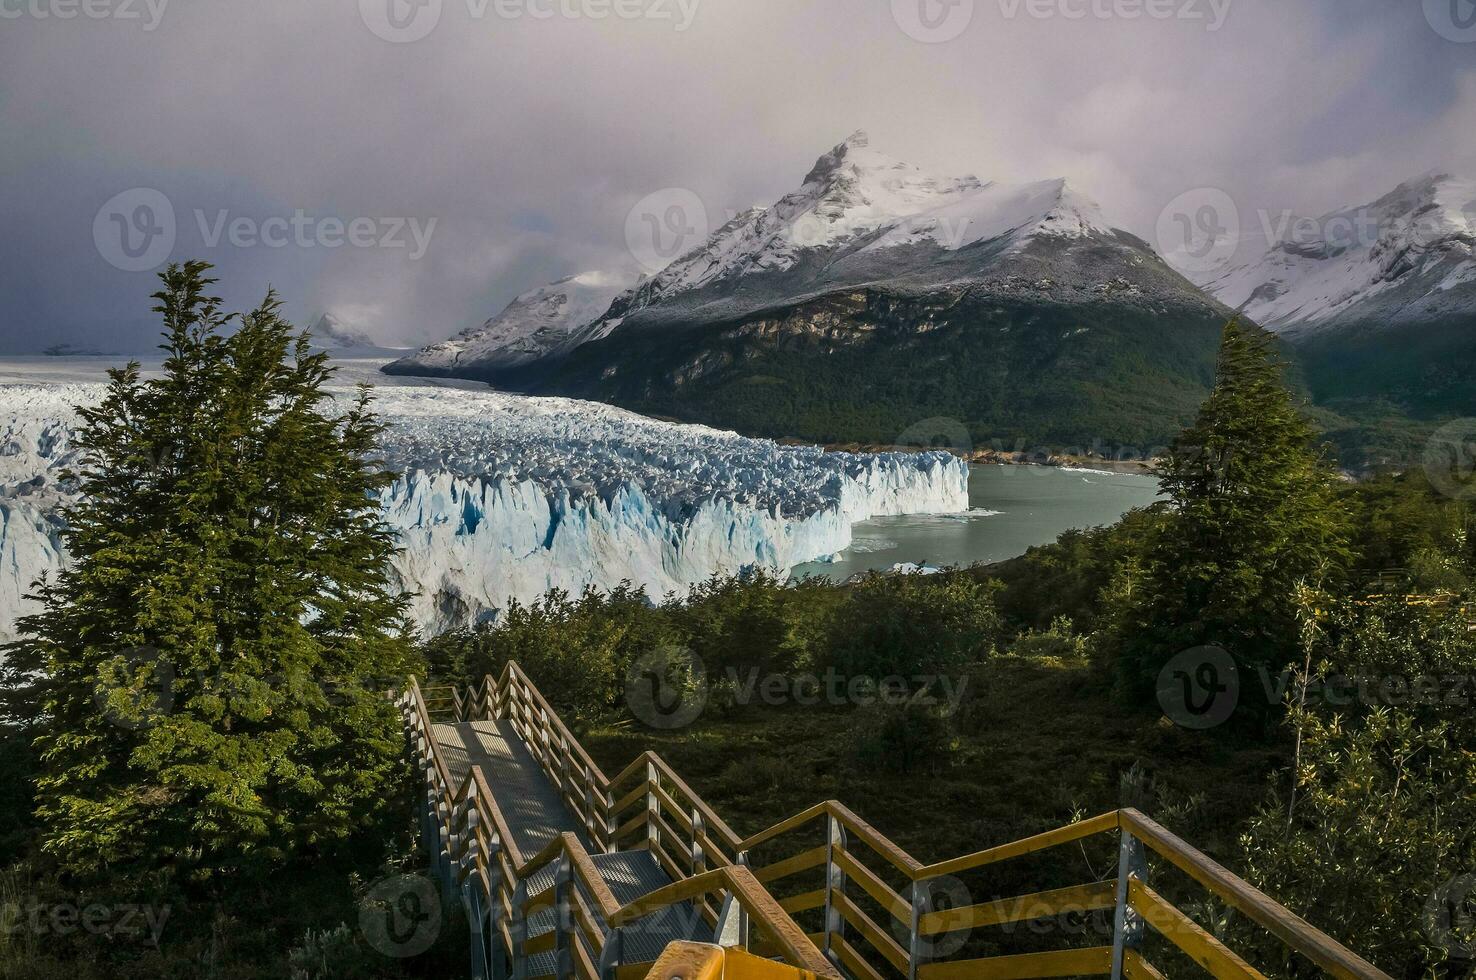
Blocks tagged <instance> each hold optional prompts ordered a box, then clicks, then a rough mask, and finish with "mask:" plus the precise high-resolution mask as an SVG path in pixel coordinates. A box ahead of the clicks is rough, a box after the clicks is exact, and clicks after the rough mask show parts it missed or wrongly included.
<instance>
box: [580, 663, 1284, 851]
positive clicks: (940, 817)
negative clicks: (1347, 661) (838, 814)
mask: <svg viewBox="0 0 1476 980" xmlns="http://www.w3.org/2000/svg"><path fill="white" fill-rule="evenodd" d="M860 721H861V716H860V714H859V713H858V712H857V710H856V709H854V708H849V707H837V708H831V707H801V706H783V707H768V706H760V705H751V706H748V707H740V708H737V709H735V710H734V711H733V712H731V713H730V714H729V715H727V716H722V715H720V713H719V712H717V711H711V710H710V711H708V712H706V713H705V714H704V715H703V716H702V717H701V718H699V720H698V721H697V722H696V723H694V724H693V725H692V726H690V727H688V728H685V729H681V730H675V731H654V730H650V729H646V728H644V727H641V726H628V725H620V726H604V727H599V728H595V729H594V730H592V731H591V732H589V733H588V734H587V735H585V736H584V739H583V741H584V744H585V747H586V748H587V749H588V750H589V751H590V753H591V755H593V757H594V758H595V760H596V762H598V763H599V764H600V766H601V767H602V768H603V769H604V770H605V771H606V773H608V774H611V775H614V774H615V773H616V772H618V771H620V770H621V769H622V768H624V767H625V766H626V765H627V764H628V763H629V762H630V761H631V760H632V759H634V758H635V757H636V756H638V755H639V754H640V753H641V752H642V751H644V750H646V749H648V748H649V749H654V750H656V751H657V752H658V753H660V754H661V756H662V757H663V758H665V759H666V760H667V762H669V763H670V764H671V765H672V766H673V767H674V768H675V769H676V771H677V772H678V773H680V774H681V775H682V776H683V778H685V779H686V780H687V781H688V782H689V783H690V784H691V786H692V787H693V789H695V790H696V791H697V792H698V793H699V794H701V795H702V796H703V798H704V799H705V800H706V801H707V802H708V803H709V804H711V805H712V806H713V807H714V809H716V811H717V812H718V813H719V814H720V815H721V816H722V817H723V818H724V819H725V820H726V821H727V822H728V823H729V825H730V826H732V827H733V829H734V830H735V831H737V832H738V833H739V834H742V835H748V834H752V833H755V832H757V831H759V830H762V829H764V828H766V827H769V826H772V825H773V824H774V823H776V822H778V821H779V820H781V819H783V818H784V817H787V816H790V815H792V814H794V813H796V812H798V811H800V810H802V809H804V808H805V807H808V806H810V805H812V804H814V803H817V802H820V801H821V800H825V799H832V798H833V799H838V800H840V801H842V802H844V803H845V804H846V805H847V806H849V807H850V808H851V809H852V810H854V811H855V812H856V813H857V814H858V815H859V816H860V817H861V818H862V819H864V820H866V821H868V822H870V823H871V824H872V825H873V826H875V827H876V828H877V829H878V830H880V831H881V832H882V833H884V834H886V835H887V836H889V837H891V838H892V839H893V840H894V841H895V842H896V843H898V844H899V845H901V846H902V847H903V848H904V849H905V850H907V851H909V852H910V853H911V854H912V855H913V856H914V857H916V858H918V859H919V860H921V861H924V862H928V861H934V860H941V859H943V858H947V857H952V856H955V855H958V854H963V853H967V852H970V851H974V850H979V849H982V848H985V847H988V846H992V845H995V844H1002V843H1006V842H1008V841H1012V840H1016V839H1019V838H1021V837H1026V836H1029V835H1031V834H1034V833H1038V832H1040V831H1042V830H1047V829H1050V828H1053V827H1058V826H1061V825H1062V824H1065V823H1068V822H1070V821H1071V820H1072V819H1073V816H1076V815H1083V814H1084V815H1088V816H1090V815H1094V814H1096V813H1101V812H1105V811H1108V810H1112V809H1115V808H1117V807H1118V806H1121V805H1124V804H1133V805H1139V806H1140V807H1141V808H1143V809H1145V810H1148V811H1150V815H1153V813H1152V812H1151V811H1154V810H1157V811H1158V812H1159V815H1161V816H1164V817H1166V818H1167V822H1168V823H1169V824H1170V828H1171V829H1173V830H1175V831H1177V832H1180V833H1182V834H1184V835H1186V836H1187V837H1188V838H1189V839H1190V840H1191V841H1192V842H1194V843H1195V844H1196V846H1199V847H1200V848H1201V849H1203V850H1205V851H1207V852H1208V853H1209V854H1210V855H1211V856H1213V857H1216V858H1217V859H1219V860H1222V861H1225V862H1227V863H1231V864H1233V859H1234V856H1235V840H1236V837H1237V835H1238V831H1239V827H1240V824H1241V823H1242V822H1243V821H1244V820H1245V818H1246V817H1248V816H1249V815H1250V814H1251V813H1252V812H1253V811H1254V809H1255V806H1256V805H1257V804H1258V803H1259V802H1260V801H1262V800H1263V799H1264V798H1265V791H1266V780H1267V778H1268V776H1269V774H1270V773H1271V772H1273V771H1274V770H1276V769H1277V768H1278V767H1280V766H1283V765H1284V764H1285V761H1286V760H1285V754H1284V750H1283V747H1282V746H1279V745H1273V746H1270V747H1268V746H1267V745H1266V744H1265V743H1264V742H1262V743H1256V742H1249V741H1247V742H1241V741H1239V740H1237V739H1235V738H1234V737H1233V736H1228V737H1227V734H1226V733H1224V732H1216V731H1210V732H1191V731H1187V730H1185V729H1181V728H1179V727H1177V726H1175V725H1173V724H1171V723H1170V722H1168V720H1167V719H1163V718H1159V717H1157V716H1155V715H1148V714H1143V713H1138V712H1131V711H1127V710H1125V709H1124V708H1123V707H1122V706H1121V705H1120V704H1119V702H1118V701H1116V700H1115V699H1114V698H1113V697H1112V694H1111V692H1110V690H1108V689H1107V688H1106V687H1105V686H1103V685H1101V684H1100V683H1098V682H1097V680H1096V678H1095V677H1094V676H1093V674H1092V671H1091V669H1090V667H1089V666H1088V664H1087V663H1086V662H1085V661H1084V660H1080V659H1058V658H1038V657H1013V656H1005V657H999V658H995V659H992V660H991V661H989V662H988V663H987V664H981V665H979V666H977V667H976V668H975V669H974V670H973V671H972V673H971V674H970V676H969V679H968V688H967V689H966V694H965V698H964V702H963V707H962V709H961V710H960V713H959V717H958V719H957V723H958V724H957V727H958V730H959V733H958V737H957V740H956V744H955V746H954V749H953V751H952V752H951V753H950V754H949V756H948V757H947V758H946V759H944V760H942V761H941V762H939V763H938V765H937V766H936V767H934V768H931V769H928V770H927V771H915V772H911V773H903V772H898V771H896V770H894V769H879V768H877V767H876V766H875V765H872V764H869V763H867V762H866V761H865V760H863V759H862V758H861V757H860V756H859V755H858V753H857V752H856V750H855V748H854V746H855V744H856V743H857V735H858V734H859V733H858V731H857V728H856V726H857V724H858V722H860ZM1135 766H1136V767H1137V772H1139V773H1142V774H1145V775H1146V777H1147V785H1146V788H1140V789H1138V790H1135V791H1133V792H1132V793H1130V794H1129V795H1130V796H1136V798H1131V799H1124V789H1123V776H1124V774H1127V773H1129V772H1130V771H1133V770H1134V767H1135Z"/></svg>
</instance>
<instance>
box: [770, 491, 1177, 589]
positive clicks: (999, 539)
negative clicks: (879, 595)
mask: <svg viewBox="0 0 1476 980" xmlns="http://www.w3.org/2000/svg"><path fill="white" fill-rule="evenodd" d="M969 470H970V475H969V508H970V509H969V512H968V513H966V514H939V515H932V516H913V517H878V518H876V519H875V520H871V521H864V522H862V523H861V524H857V525H856V527H855V528H854V529H853V534H852V541H851V547H850V548H848V549H846V550H845V551H843V552H841V555H840V558H839V559H838V560H836V561H834V562H809V563H807V564H804V565H800V566H799V567H797V568H796V569H795V570H794V575H796V576H805V575H823V576H826V577H828V578H832V579H836V580H844V579H847V578H850V577H851V576H852V575H855V574H856V573H857V572H865V571H870V570H873V569H874V570H877V571H886V570H888V569H890V568H892V567H893V566H895V565H898V564H902V563H907V562H910V563H913V564H916V565H929V566H933V567H938V568H941V567H944V566H948V565H971V564H973V563H975V562H991V561H1003V560H1004V559H1006V558H1014V557H1016V556H1018V555H1022V554H1024V553H1025V551H1026V549H1028V548H1031V547H1033V546H1035V545H1040V544H1049V543H1050V542H1052V541H1054V540H1056V538H1057V537H1059V536H1060V535H1061V532H1063V531H1068V530H1070V529H1072V528H1087V527H1097V526H1099V525H1104V524H1112V523H1115V522H1116V521H1117V519H1118V518H1119V517H1121V516H1122V515H1123V514H1125V513H1127V512H1128V511H1129V510H1132V509H1133V508H1134V507H1143V506H1146V505H1148V504H1150V503H1152V502H1153V501H1154V500H1156V499H1158V481H1157V480H1156V479H1155V478H1153V477H1150V476H1137V475H1129V474H1120V473H1102V472H1096V471H1091V470H1069V469H1061V468H1058V467H1051V466H1004V465H988V466H972V467H970V468H969Z"/></svg>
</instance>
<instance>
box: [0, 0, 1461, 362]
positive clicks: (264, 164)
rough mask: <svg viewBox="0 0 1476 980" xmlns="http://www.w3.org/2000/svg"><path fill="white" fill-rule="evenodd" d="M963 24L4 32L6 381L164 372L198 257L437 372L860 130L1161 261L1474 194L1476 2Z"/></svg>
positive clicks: (106, 25) (662, 13)
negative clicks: (155, 353) (19, 369)
mask: <svg viewBox="0 0 1476 980" xmlns="http://www.w3.org/2000/svg"><path fill="white" fill-rule="evenodd" d="M949 2H950V3H951V4H952V5H951V6H946V5H944V4H943V3H942V2H940V0H188V2H186V0H0V176H3V182H0V228H3V238H0V351H6V352H16V351H27V350H38V349H41V348H43V347H46V346H49V345H51V344H55V343H63V342H66V343H72V344H76V345H79V346H84V347H98V348H102V349H106V350H108V351H132V350H140V349H146V348H148V347H150V346H151V345H152V344H153V342H154V337H155V331H156V328H155V326H154V325H153V322H152V320H151V318H150V315H149V313H148V306H149V305H150V304H149V300H148V294H149V293H150V292H152V290H153V285H154V283H153V280H152V276H153V272H154V271H156V270H157V269H158V268H159V266H160V264H161V263H162V262H163V261H165V260H167V259H174V260H180V259H184V258H188V257H203V258H205V259H207V260H209V261H211V262H213V263H215V264H216V266H217V267H218V274H219V275H220V276H221V278H222V283H221V287H220V288H221V290H222V292H223V293H224V295H225V296H226V297H227V299H228V300H229V301H230V303H231V304H233V305H234V306H244V305H246V304H249V303H251V302H254V300H256V299H257V298H258V297H259V295H260V294H261V293H262V291H263V290H264V289H265V288H266V287H267V285H268V284H273V285H275V286H276V287H277V288H278V289H279V290H280V291H281V292H282V293H283V294H284V297H285V299H286V301H287V308H288V311H289V313H290V315H291V316H292V317H293V318H294V319H297V320H300V321H301V322H303V323H306V321H307V320H308V318H310V317H311V316H313V315H316V314H317V313H319V312H322V311H324V310H334V311H336V312H338V313H339V314H340V315H341V316H343V317H345V318H346V319H349V320H353V321H357V322H359V323H360V324H361V325H362V326H364V327H365V328H366V329H368V330H370V331H371V332H373V333H374V334H375V335H376V336H377V337H379V338H380V339H381V340H385V341H398V342H401V343H406V344H409V343H415V344H419V343H423V342H428V341H431V340H435V339H440V338H443V337H445V336H448V335H450V334H452V333H454V332H456V331H457V330H459V329H462V328H463V327H465V326H468V325H470V324H472V323H476V322H480V321H481V320H483V319H485V318H486V317H487V316H489V315H490V314H492V313H495V312H496V311H497V310H498V309H500V308H501V307H502V305H504V304H505V303H506V302H508V301H509V300H510V299H511V298H512V297H513V296H515V295H516V294H517V293H519V292H522V291H523V290H525V289H528V288H531V287H533V286H537V285H541V284H543V283H546V282H548V281H550V280H552V279H555V278H558V277H560V276H564V275H569V274H572V273H575V272H579V271H583V270H586V269H600V268H613V267H617V266H628V265H631V264H632V262H633V257H632V254H631V251H630V249H629V248H628V245H627V222H628V219H629V218H630V215H631V211H632V208H634V207H636V206H637V205H638V203H639V202H641V201H642V200H643V199H646V198H648V196H649V195H653V194H655V195H657V196H656V197H655V198H652V200H654V201H656V202H658V203H661V202H665V201H668V200H670V199H671V195H672V194H674V193H676V192H675V191H672V190H670V189H673V188H675V189H682V190H684V191H688V192H690V193H691V194H692V195H695V196H696V199H698V200H700V201H701V202H702V204H703V206H704V208H705V210H706V211H707V213H708V216H709V219H710V220H711V221H712V222H713V224H716V223H718V222H720V221H721V219H722V217H723V215H724V214H725V212H728V211H730V210H733V209H738V208H743V207H747V206H750V205H752V204H756V203H763V204H769V203H772V202H773V201H774V200H775V199H776V198H778V197H779V196H780V195H782V194H784V193H785V192H787V191H789V190H791V189H793V188H794V187H795V186H797V185H798V183H799V182H800V180H801V178H802V177H803V176H804V174H805V172H806V171H807V170H808V169H809V167H810V166H811V165H812V164H813V162H814V160H815V158H816V157H817V156H819V155H820V154H821V153H822V152H824V151H825V150H826V149H827V148H829V147H830V146H832V145H834V144H835V143H837V142H839V141H840V140H842V139H844V138H845V137H846V136H847V135H848V134H849V133H850V132H851V131H853V130H855V129H858V128H865V129H866V130H868V131H869V132H870V134H871V140H872V145H873V146H875V147H877V148H878V149H881V150H883V151H884V152H887V153H890V154H891V155H893V156H896V157H899V158H902V159H904V160H908V161H909V162H912V163H916V164H918V165H920V166H923V167H925V168H927V169H930V170H936V171H938V172H941V173H945V174H965V173H973V174H975V175H977V176H979V177H980V178H982V179H986V180H1028V179H1037V178H1044V177H1051V176H1066V177H1068V178H1070V179H1071V180H1072V181H1073V182H1074V183H1075V184H1076V185H1077V186H1079V187H1080V188H1081V189H1082V190H1083V191H1084V192H1086V193H1087V194H1088V195H1090V196H1091V197H1093V198H1095V199H1096V200H1097V201H1098V202H1099V203H1100V204H1101V205H1102V206H1103V208H1104V210H1105V211H1106V212H1107V214H1108V216H1109V217H1110V218H1112V219H1114V220H1115V222H1116V223H1118V224H1119V225H1120V226H1122V227H1124V228H1127V229H1128V230H1130V231H1133V232H1135V233H1137V234H1139V235H1142V236H1143V237H1144V238H1147V239H1149V240H1150V241H1154V240H1155V236H1156V229H1157V227H1158V224H1159V218H1160V215H1161V213H1162V212H1163V210H1164V208H1165V207H1166V206H1167V205H1169V204H1170V203H1171V202H1173V201H1174V200H1175V199H1176V198H1180V197H1181V195H1183V194H1184V193H1185V192H1189V191H1194V192H1195V193H1196V194H1202V193H1203V192H1202V191H1198V190H1196V189H1200V188H1215V189H1220V190H1223V191H1224V192H1225V193H1226V194H1227V195H1228V196H1229V198H1230V200H1232V201H1233V202H1234V203H1235V205H1236V207H1237V209H1238V212H1239V213H1240V215H1241V218H1242V223H1243V225H1244V226H1245V227H1246V230H1247V235H1248V236H1254V235H1256V234H1258V231H1257V229H1258V228H1259V227H1260V224H1261V222H1260V218H1259V214H1260V213H1261V212H1262V211H1266V212H1269V213H1272V214H1277V213H1280V212H1282V211H1284V210H1291V211H1293V212H1296V213H1298V214H1314V215H1315V214H1320V213H1322V212H1323V211H1326V210H1329V209H1331V208H1333V207H1335V206H1339V205H1343V204H1356V203H1361V202H1364V201H1367V200H1370V199H1372V198H1374V197H1377V196H1379V195H1380V194H1382V193H1384V192H1385V191H1387V190H1389V189H1391V188H1392V187H1393V186H1394V185H1395V184H1396V183H1398V182H1399V181H1401V180H1403V179H1406V178H1408V177H1411V176H1414V175H1416V174H1419V173H1422V172H1425V171H1428V170H1431V169H1441V170H1450V171H1456V172H1464V173H1468V174H1472V175H1476V3H1473V0H1423V2H1422V0H1295V2H1292V0H1215V3H1214V4H1213V5H1212V4H1211V2H1210V0H972V2H971V0H949ZM67 15H72V16H67ZM1165 15H1167V16H1165ZM422 35H423V36H422ZM663 195H665V196H663ZM686 199H687V200H690V199H691V198H690V197H688V198H686ZM1195 199H1196V198H1195V197H1193V196H1192V195H1191V197H1190V198H1189V200H1191V201H1193V200H1195ZM662 213H663V214H664V212H662ZM637 227H638V224H637ZM417 234H418V235H419V237H417Z"/></svg>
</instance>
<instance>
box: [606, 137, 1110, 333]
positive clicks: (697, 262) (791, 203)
mask: <svg viewBox="0 0 1476 980" xmlns="http://www.w3.org/2000/svg"><path fill="white" fill-rule="evenodd" d="M1093 232H1098V233H1109V234H1110V233H1111V229H1110V228H1109V227H1108V225H1107V222H1106V221H1105V219H1103V217H1102V214H1101V210H1100V209H1099V208H1098V207H1097V205H1096V203H1094V202H1093V201H1091V200H1089V199H1088V198H1086V197H1085V196H1083V195H1082V194H1080V193H1078V192H1077V191H1076V190H1074V189H1072V188H1070V187H1068V185H1067V183H1066V181H1065V180H1060V179H1057V180H1046V181H1039V182H1037V183H1031V184H1013V185H1011V184H999V183H993V182H989V183H985V182H981V181H980V180H979V179H978V178H977V177H973V176H966V177H938V176H934V175H931V174H928V173H925V172H923V171H922V170H920V169H918V168H917V167H915V166H912V165H911V164H907V163H901V162H899V161H897V160H894V159H892V158H891V157H889V156H886V155H885V154H883V153H880V152H878V151H877V150H875V149H873V148H872V146H871V141H870V139H869V137H868V136H867V135H866V133H865V132H856V133H853V134H852V135H851V136H850V137H849V138H848V139H847V140H846V141H845V142H843V143H841V144H840V145H838V146H836V147H835V148H834V149H832V150H830V151H829V152H828V153H826V154H824V155H823V156H821V157H820V159H819V160H817V161H816V162H815V166H814V168H813V169H811V170H810V172H809V173H808V174H806V175H805V180H804V183H803V184H802V185H801V186H800V188H799V189H798V190H796V191H794V192H792V193H790V194H786V195H785V196H784V197H783V198H781V199H780V200H779V202H778V203H776V204H775V205H774V206H773V207H771V208H768V209H753V210H750V211H747V212H744V213H743V214H740V215H738V216H737V217H736V218H735V219H734V220H732V221H730V222H729V223H728V224H726V225H724V226H723V227H722V228H720V229H719V230H718V231H717V232H716V233H714V234H713V235H712V236H711V237H710V238H709V239H708V241H707V242H706V243H704V244H703V245H702V246H700V247H699V248H697V249H695V250H693V251H691V252H688V253H687V254H686V255H683V256H681V257H679V258H678V259H677V260H676V261H674V262H672V264H671V265H669V266H668V267H667V268H665V269H663V270H662V271H661V272H660V273H658V274H657V275H656V276H654V277H653V278H652V279H651V281H650V283H649V284H647V285H645V286H643V287H641V289H640V290H639V296H637V297H635V298H634V300H633V302H632V304H631V308H632V309H638V308H640V307H642V306H647V305H650V304H651V303H654V302H657V301H659V300H661V299H664V298H669V297H671V296H674V295H676V294H678V293H683V292H688V291H691V290H695V289H700V288H702V287H705V286H709V285H714V284H721V283H723V282H724V281H733V280H736V279H739V278H741V277H743V276H748V275H754V274H757V273H767V272H785V271H788V270H790V269H793V268H795V267H796V266H797V265H799V264H800V263H801V262H803V261H804V260H805V259H806V257H807V256H809V255H811V254H813V253H814V252H817V251H828V252H832V253H839V254H838V255H837V258H838V259H839V261H840V263H841V265H842V269H834V268H832V270H830V271H831V273H832V274H833V275H840V276H843V275H844V265H845V263H846V261H847V260H848V259H852V258H853V257H859V256H866V257H867V258H868V259H870V258H874V257H876V256H877V254H878V253H880V252H882V251H883V250H887V249H891V248H895V247H896V246H899V245H917V244H920V243H924V242H927V243H931V244H934V245H937V246H939V247H940V248H943V249H945V250H948V251H956V250H958V249H961V248H964V247H966V246H969V245H973V244H975V243H977V242H981V241H987V240H991V239H997V238H1000V237H1002V236H1008V237H1009V238H1010V239H1011V240H1012V244H1014V245H1016V246H1019V245H1020V244H1022V243H1023V242H1024V241H1026V240H1028V239H1029V238H1031V237H1033V236H1035V235H1053V236H1060V237H1062V238H1073V237H1075V238H1079V237H1083V236H1085V235H1088V234H1090V233H1093Z"/></svg>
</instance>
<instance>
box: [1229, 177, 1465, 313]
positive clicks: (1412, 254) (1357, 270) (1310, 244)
mask: <svg viewBox="0 0 1476 980" xmlns="http://www.w3.org/2000/svg"><path fill="white" fill-rule="evenodd" d="M1313 228H1315V229H1316V232H1315V233H1314V232H1313V231H1312V230H1311V229H1313ZM1304 229H1305V230H1304ZM1298 232H1302V233H1300V234H1299V233H1298ZM1206 288H1207V289H1208V290H1209V291H1210V292H1211V293H1213V294H1214V295H1215V296H1216V297H1217V298H1219V299H1220V300H1221V301H1223V302H1224V303H1225V304H1226V305H1227V306H1231V307H1236V308H1243V309H1244V311H1245V313H1246V315H1247V316H1249V317H1250V318H1251V319H1253V320H1255V321H1256V322H1257V323H1260V324H1261V325H1262V326H1265V327H1267V328H1268V329H1271V330H1275V331H1280V332H1288V333H1293V334H1303V333H1311V332H1313V331H1316V332H1322V331H1325V330H1327V329H1329V328H1334V327H1338V326H1345V325H1371V324H1376V323H1377V324H1380V325H1382V326H1391V327H1392V326H1401V325H1405V324H1410V323H1421V322H1430V321H1436V320H1443V319H1446V318H1449V317H1452V316H1473V315H1476V181H1472V180H1467V179H1462V178H1458V177H1453V176H1451V175H1449V174H1443V173H1429V174H1425V175H1424V176H1421V177H1416V178H1414V179H1413V180H1409V181H1406V182H1404V183H1402V184H1400V185H1399V186H1398V187H1396V188H1395V189H1394V190H1393V191H1391V192H1390V193H1388V194H1386V195H1384V196H1383V197H1381V198H1379V199H1378V200H1376V201H1373V202H1371V203H1369V204H1364V205H1361V206H1358V207H1349V208H1342V209H1339V210H1337V211H1333V212H1330V213H1329V214H1326V215H1323V216H1322V217H1321V218H1319V219H1317V221H1315V222H1313V223H1311V224H1306V223H1295V224H1294V223H1290V222H1289V223H1288V234H1286V235H1284V236H1283V240H1282V241H1279V242H1277V243H1276V244H1274V245H1273V246H1272V247H1271V248H1270V249H1268V250H1267V251H1266V253H1265V254H1264V255H1263V256H1261V257H1260V258H1259V259H1258V260H1256V261H1254V262H1250V263H1247V264H1245V265H1242V266H1238V267H1236V268H1233V269H1231V270H1229V271H1228V272H1226V273H1225V274H1224V275H1222V276H1220V277H1218V278H1216V279H1215V280H1213V281H1211V282H1209V283H1207V284H1206Z"/></svg>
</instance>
